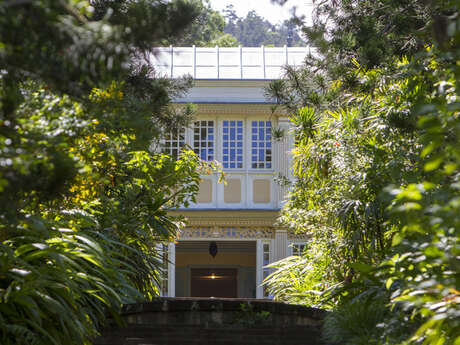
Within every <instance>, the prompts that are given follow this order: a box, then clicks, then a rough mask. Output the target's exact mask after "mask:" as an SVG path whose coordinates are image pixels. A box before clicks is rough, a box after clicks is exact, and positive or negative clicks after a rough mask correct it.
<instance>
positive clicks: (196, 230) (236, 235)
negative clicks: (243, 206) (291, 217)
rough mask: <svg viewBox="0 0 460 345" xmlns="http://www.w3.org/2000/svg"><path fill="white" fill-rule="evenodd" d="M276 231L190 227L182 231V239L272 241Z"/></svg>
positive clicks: (246, 228)
mask: <svg viewBox="0 0 460 345" xmlns="http://www.w3.org/2000/svg"><path fill="white" fill-rule="evenodd" d="M274 237H275V230H274V229H273V228H269V227H217V226H213V227H205V226H203V227H188V228H185V229H184V230H182V231H181V233H180V235H179V240H181V239H200V238H229V239H235V240H237V239H267V238H269V239H271V238H274Z"/></svg>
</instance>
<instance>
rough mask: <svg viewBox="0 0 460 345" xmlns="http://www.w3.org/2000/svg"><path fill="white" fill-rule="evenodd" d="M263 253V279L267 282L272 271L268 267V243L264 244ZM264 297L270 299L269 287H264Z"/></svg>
mask: <svg viewBox="0 0 460 345" xmlns="http://www.w3.org/2000/svg"><path fill="white" fill-rule="evenodd" d="M262 249H263V252H262V255H263V258H262V259H263V260H262V265H263V268H262V269H263V275H262V276H263V277H262V279H263V280H265V278H267V277H268V276H269V274H270V269H269V268H268V267H266V266H267V265H268V264H270V244H268V243H264V244H263V247H262ZM264 297H269V295H268V288H267V285H264Z"/></svg>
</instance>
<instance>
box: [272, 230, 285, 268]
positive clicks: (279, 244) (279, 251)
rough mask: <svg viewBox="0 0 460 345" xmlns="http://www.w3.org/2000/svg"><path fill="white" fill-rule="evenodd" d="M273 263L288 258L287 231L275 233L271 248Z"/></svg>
mask: <svg viewBox="0 0 460 345" xmlns="http://www.w3.org/2000/svg"><path fill="white" fill-rule="evenodd" d="M273 256H274V261H278V260H281V259H284V258H285V257H287V256H288V233H287V230H276V231H275V245H274V248H273Z"/></svg>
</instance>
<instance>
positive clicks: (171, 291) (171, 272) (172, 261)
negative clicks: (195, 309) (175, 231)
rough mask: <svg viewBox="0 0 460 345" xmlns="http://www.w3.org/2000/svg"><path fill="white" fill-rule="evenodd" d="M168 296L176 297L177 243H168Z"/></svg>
mask: <svg viewBox="0 0 460 345" xmlns="http://www.w3.org/2000/svg"><path fill="white" fill-rule="evenodd" d="M168 259H169V263H168V297H176V245H175V244H174V243H169V244H168Z"/></svg>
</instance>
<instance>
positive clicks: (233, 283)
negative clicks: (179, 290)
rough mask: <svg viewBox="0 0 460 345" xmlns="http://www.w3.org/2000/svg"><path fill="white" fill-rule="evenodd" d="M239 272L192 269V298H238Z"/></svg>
mask: <svg viewBox="0 0 460 345" xmlns="http://www.w3.org/2000/svg"><path fill="white" fill-rule="evenodd" d="M237 272H238V271H237V269H235V268H192V269H191V279H190V292H191V296H193V297H226V298H236V297H238V281H237Z"/></svg>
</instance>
